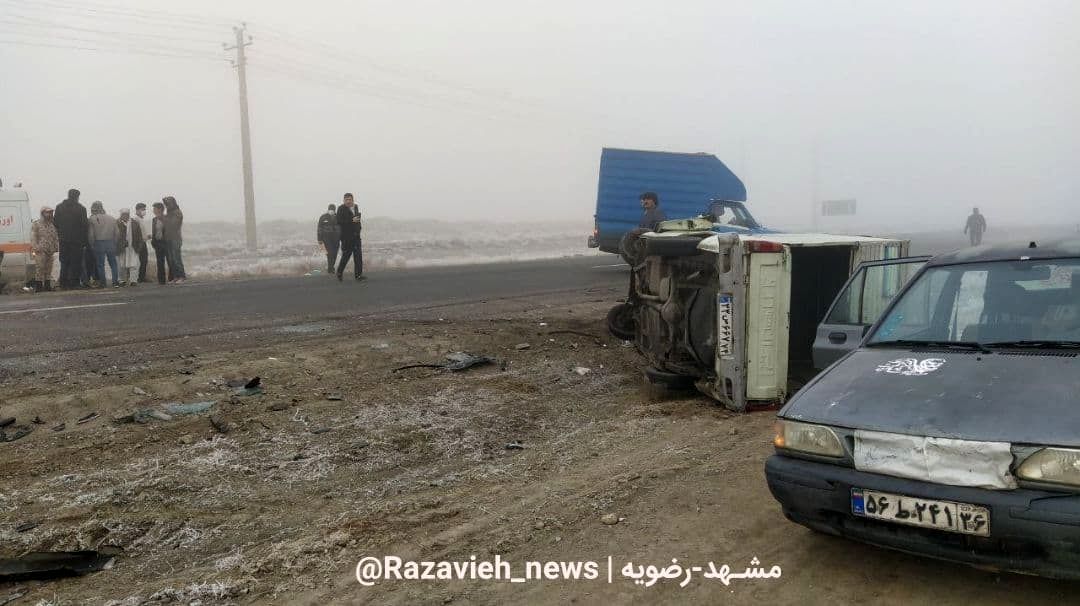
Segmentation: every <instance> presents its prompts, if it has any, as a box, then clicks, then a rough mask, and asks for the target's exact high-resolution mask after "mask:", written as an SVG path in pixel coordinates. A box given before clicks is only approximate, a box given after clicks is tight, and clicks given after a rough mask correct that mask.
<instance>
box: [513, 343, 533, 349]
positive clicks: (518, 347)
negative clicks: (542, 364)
mask: <svg viewBox="0 0 1080 606" xmlns="http://www.w3.org/2000/svg"><path fill="white" fill-rule="evenodd" d="M530 347H532V345H529V344H528V343H518V344H517V345H515V346H514V349H516V350H518V351H524V350H526V349H529V348H530Z"/></svg>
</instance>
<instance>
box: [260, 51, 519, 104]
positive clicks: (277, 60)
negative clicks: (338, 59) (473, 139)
mask: <svg viewBox="0 0 1080 606" xmlns="http://www.w3.org/2000/svg"><path fill="white" fill-rule="evenodd" d="M254 57H255V58H256V60H258V59H262V58H265V59H271V60H272V61H273V62H272V63H261V62H260V65H271V66H277V67H284V68H288V69H292V70H294V71H298V72H303V73H305V74H306V75H308V76H310V77H314V78H321V79H324V80H328V81H333V82H339V83H342V82H344V83H348V84H349V85H353V86H361V87H366V88H367V90H370V91H373V92H379V93H383V94H385V93H390V94H397V95H400V97H399V98H410V97H426V98H428V99H437V100H439V101H442V102H449V103H456V104H458V105H463V106H471V107H477V108H480V109H483V110H492V109H493V108H491V107H486V106H484V105H482V104H480V103H478V102H477V100H475V99H462V98H459V97H446V96H441V95H437V94H431V93H428V92H425V91H422V90H418V89H416V88H407V87H403V86H399V85H395V84H387V83H385V82H380V81H375V80H371V79H370V78H363V77H358V76H357V75H354V74H350V73H348V72H340V71H335V70H333V69H332V68H330V67H329V66H319V65H313V64H312V63H308V62H303V61H297V60H295V59H291V58H287V57H282V56H280V55H276V54H273V53H262V52H260V53H258V54H255V55H254ZM495 111H502V112H507V109H505V108H497V109H495ZM514 113H519V112H514Z"/></svg>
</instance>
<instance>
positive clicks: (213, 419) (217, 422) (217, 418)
mask: <svg viewBox="0 0 1080 606" xmlns="http://www.w3.org/2000/svg"><path fill="white" fill-rule="evenodd" d="M210 426H211V427H213V428H214V429H216V430H217V431H218V433H229V430H231V429H232V427H231V426H230V425H229V423H228V421H226V420H225V419H223V418H221V415H210Z"/></svg>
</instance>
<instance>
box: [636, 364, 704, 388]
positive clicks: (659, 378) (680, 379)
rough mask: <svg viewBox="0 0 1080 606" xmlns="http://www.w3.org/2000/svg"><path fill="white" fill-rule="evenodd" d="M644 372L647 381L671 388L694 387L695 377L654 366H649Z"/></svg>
mask: <svg viewBox="0 0 1080 606" xmlns="http://www.w3.org/2000/svg"><path fill="white" fill-rule="evenodd" d="M644 374H645V381H646V382H648V383H651V384H654V385H656V384H659V385H663V386H664V387H666V388H668V389H670V390H677V391H689V390H693V389H694V377H688V376H686V375H680V374H675V373H673V372H666V371H663V370H659V369H657V368H654V367H652V366H647V367H646V368H645V371H644Z"/></svg>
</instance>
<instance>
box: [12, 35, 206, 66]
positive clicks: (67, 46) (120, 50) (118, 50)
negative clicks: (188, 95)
mask: <svg viewBox="0 0 1080 606" xmlns="http://www.w3.org/2000/svg"><path fill="white" fill-rule="evenodd" d="M0 44H10V45H16V46H36V47H41V48H62V49H67V50H80V51H94V52H104V53H120V54H133V55H150V56H154V57H173V58H179V59H200V60H203V61H215V62H216V61H221V59H220V58H214V57H210V56H208V55H193V54H187V55H184V54H176V53H165V52H156V51H152V50H140V49H137V48H101V47H95V46H76V45H70V44H49V43H47V42H30V41H26V40H4V39H0Z"/></svg>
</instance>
